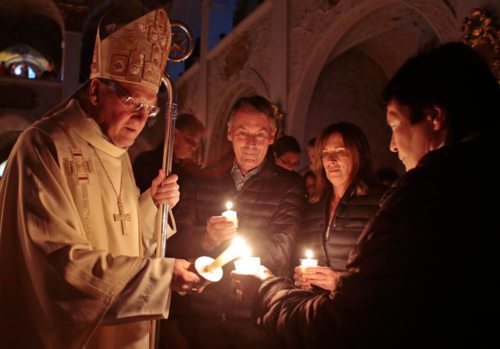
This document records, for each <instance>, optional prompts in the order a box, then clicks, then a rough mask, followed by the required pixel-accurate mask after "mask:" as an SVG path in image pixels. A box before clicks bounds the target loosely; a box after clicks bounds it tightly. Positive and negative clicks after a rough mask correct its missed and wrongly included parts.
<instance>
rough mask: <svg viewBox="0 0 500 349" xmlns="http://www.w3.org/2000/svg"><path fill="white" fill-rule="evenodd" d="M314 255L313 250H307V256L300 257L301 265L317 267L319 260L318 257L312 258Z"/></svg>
mask: <svg viewBox="0 0 500 349" xmlns="http://www.w3.org/2000/svg"><path fill="white" fill-rule="evenodd" d="M312 257H313V253H312V251H311V250H306V258H301V259H300V266H301V267H303V268H309V267H317V266H318V260H317V259H316V258H312Z"/></svg>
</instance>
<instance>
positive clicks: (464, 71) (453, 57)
mask: <svg viewBox="0 0 500 349" xmlns="http://www.w3.org/2000/svg"><path fill="white" fill-rule="evenodd" d="M383 97H384V100H385V102H386V103H389V102H390V101H396V102H397V103H398V104H400V105H403V106H406V107H408V108H409V110H410V113H411V115H410V121H411V122H412V123H418V122H419V121H421V120H423V119H424V118H425V116H426V112H428V111H429V110H431V109H432V108H433V107H441V108H443V109H444V111H445V113H446V117H447V124H446V126H447V128H448V135H447V142H448V143H450V142H455V141H457V140H459V139H461V138H464V137H466V136H468V135H471V134H475V133H480V132H483V131H485V130H488V128H490V127H491V126H492V124H493V123H496V118H498V117H499V115H500V88H499V85H498V82H497V81H496V79H495V77H494V75H493V74H492V73H491V70H490V69H489V66H488V64H487V63H486V62H485V61H484V60H483V59H482V58H481V56H480V55H479V54H478V53H477V52H476V51H475V50H474V49H472V48H470V47H469V46H467V45H464V44H460V43H448V44H445V45H443V46H440V47H438V48H435V49H433V50H431V51H429V52H427V53H422V54H420V55H417V56H415V57H413V58H411V59H409V60H408V61H407V62H406V63H405V64H404V65H403V66H402V67H401V68H400V69H399V71H398V72H397V73H396V75H395V76H394V77H393V78H392V79H391V80H390V81H389V83H388V85H387V87H386V88H385V90H384V94H383Z"/></svg>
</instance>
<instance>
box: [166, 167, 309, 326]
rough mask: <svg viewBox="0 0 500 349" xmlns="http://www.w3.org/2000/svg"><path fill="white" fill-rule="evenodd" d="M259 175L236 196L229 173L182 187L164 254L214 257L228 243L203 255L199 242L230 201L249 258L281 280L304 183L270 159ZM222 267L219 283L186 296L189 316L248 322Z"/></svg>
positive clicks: (290, 250) (298, 217)
mask: <svg viewBox="0 0 500 349" xmlns="http://www.w3.org/2000/svg"><path fill="white" fill-rule="evenodd" d="M265 161H266V163H265V165H264V167H263V168H262V170H261V171H260V172H259V173H258V174H256V175H255V176H254V177H252V178H250V179H249V180H248V182H246V183H245V185H244V186H243V188H242V189H241V191H240V192H237V191H236V187H235V184H234V181H233V178H232V176H231V173H230V171H227V172H226V173H224V174H223V175H222V176H221V177H219V178H210V177H205V178H198V179H197V181H196V183H195V182H194V181H193V182H191V183H190V185H186V186H185V187H184V192H183V193H181V201H180V203H179V206H178V208H177V211H176V222H177V229H178V232H177V234H176V235H174V236H173V237H172V238H171V239H169V241H168V243H167V250H168V254H169V255H170V256H173V257H178V258H187V259H189V258H196V257H198V256H203V255H205V256H209V257H213V258H215V257H216V256H218V255H219V254H220V253H221V252H222V251H224V250H225V249H226V248H227V247H228V245H229V241H226V242H224V243H222V244H221V245H220V246H218V247H217V248H215V249H214V250H212V251H210V252H207V251H204V250H202V249H201V246H200V239H201V237H202V235H203V233H204V232H205V230H206V222H207V220H208V218H209V217H211V216H219V215H221V213H222V212H223V211H224V210H225V209H226V208H225V203H226V202H227V201H228V200H231V201H232V202H233V204H234V208H233V209H234V210H235V211H236V212H237V214H238V232H239V233H240V234H241V235H242V236H243V237H244V238H245V240H246V242H247V243H248V244H249V245H250V247H251V248H252V252H253V253H252V254H253V255H254V256H258V257H260V258H261V263H262V264H263V265H265V266H266V267H268V268H269V269H270V270H271V271H272V272H273V273H275V274H277V275H287V274H288V270H289V268H290V265H289V261H290V260H291V258H292V255H293V251H294V248H293V246H294V242H295V237H296V235H297V232H298V231H299V228H300V225H301V218H302V214H303V206H304V201H305V200H304V184H303V180H302V178H301V177H300V176H299V175H297V174H296V173H294V172H289V171H286V170H284V169H282V168H280V167H277V166H276V165H275V164H274V162H272V161H271V160H270V159H267V160H265ZM233 269H234V264H233V263H229V264H228V265H226V267H225V268H224V277H223V279H222V280H221V281H220V282H218V283H215V284H212V285H210V286H208V287H207V288H206V289H205V291H204V292H203V293H202V294H200V295H195V296H194V295H193V296H191V298H192V301H191V303H192V304H191V305H192V307H193V311H195V312H198V313H201V315H205V316H211V317H213V316H215V317H231V316H232V317H235V318H240V317H242V318H248V317H249V315H250V313H249V311H248V309H247V310H245V311H243V312H242V311H241V310H242V309H240V308H241V307H240V306H241V304H239V302H238V301H237V300H236V298H235V297H234V292H233V291H232V289H231V285H230V277H229V275H230V272H231V270H233Z"/></svg>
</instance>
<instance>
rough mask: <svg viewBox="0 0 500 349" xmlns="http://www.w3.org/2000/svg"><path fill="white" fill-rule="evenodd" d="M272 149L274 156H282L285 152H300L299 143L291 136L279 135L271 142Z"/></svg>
mask: <svg viewBox="0 0 500 349" xmlns="http://www.w3.org/2000/svg"><path fill="white" fill-rule="evenodd" d="M273 150H274V153H275V154H276V156H278V157H279V156H282V155H283V154H285V153H288V152H292V153H300V152H301V150H300V144H299V142H298V141H297V140H296V139H295V138H294V137H292V136H286V135H285V136H281V137H280V138H278V139H277V140H276V141H275V142H274V144H273Z"/></svg>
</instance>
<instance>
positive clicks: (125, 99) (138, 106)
mask: <svg viewBox="0 0 500 349" xmlns="http://www.w3.org/2000/svg"><path fill="white" fill-rule="evenodd" d="M101 81H102V83H103V84H104V85H105V86H106V87H108V88H109V89H110V90H111V91H113V92H114V93H115V94H116V95H117V96H118V97H120V102H122V103H123V105H124V106H126V107H127V108H128V109H129V110H131V111H140V110H142V109H144V110H145V111H146V114H147V116H148V118H153V117H155V116H156V115H158V113H159V112H160V107H158V106H156V105H151V104H147V103H144V102H142V101H140V100H138V99H136V98H133V97H130V96H129V93H128V91H127V90H126V89H125V88H124V87H121V86H119V85H118V84H115V83H114V82H113V81H110V80H101Z"/></svg>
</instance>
